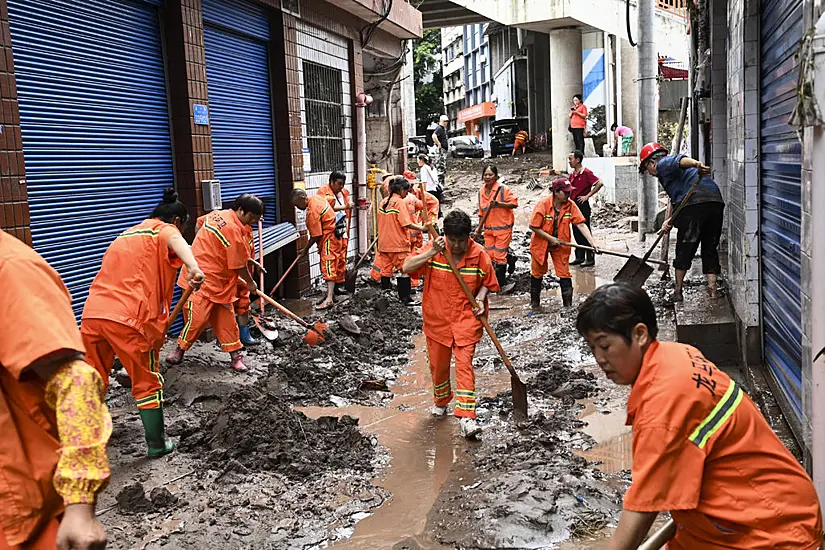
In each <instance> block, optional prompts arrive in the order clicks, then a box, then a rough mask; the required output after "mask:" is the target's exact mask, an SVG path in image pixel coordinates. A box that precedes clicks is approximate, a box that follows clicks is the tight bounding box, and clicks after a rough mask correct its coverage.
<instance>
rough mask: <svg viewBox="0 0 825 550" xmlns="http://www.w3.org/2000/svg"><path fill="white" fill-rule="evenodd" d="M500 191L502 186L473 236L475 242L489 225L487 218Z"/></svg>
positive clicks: (491, 200)
mask: <svg viewBox="0 0 825 550" xmlns="http://www.w3.org/2000/svg"><path fill="white" fill-rule="evenodd" d="M421 189H422V191H423V190H424V187H423V186H422V187H421ZM499 191H501V186H500V185H499V187H498V189H496V192H495V194H494V195H493V198H492V199H490V204H489V205H488V206H487V211H486V212H485V213H484V216H483V217H482V218H481V222H480V223H479V224H478V227H476V232H475V234H474V235H473V240H476V239H478V238H479V237H481V232H482V231H484V224H486V223H487V218H488V217H489V216H490V212H492V211H493V203H494V202H496V200H497V199H498V193H499Z"/></svg>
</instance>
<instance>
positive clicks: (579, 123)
mask: <svg viewBox="0 0 825 550" xmlns="http://www.w3.org/2000/svg"><path fill="white" fill-rule="evenodd" d="M576 113H580V114H581V115H582V116H583V117H584V118H582V117H580V116H579V115H577V114H575V113H574V114H573V116H571V117H570V127H571V128H586V127H587V107H585V105H584V103H579V106H578V107H576Z"/></svg>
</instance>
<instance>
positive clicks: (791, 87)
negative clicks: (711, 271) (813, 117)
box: [760, 0, 802, 425]
mask: <svg viewBox="0 0 825 550" xmlns="http://www.w3.org/2000/svg"><path fill="white" fill-rule="evenodd" d="M761 17H762V31H761V32H762V37H761V38H762V52H761V54H762V74H761V85H762V89H761V109H760V113H761V115H760V116H761V121H760V138H761V140H760V163H761V164H760V167H761V181H760V187H761V189H760V192H761V194H760V198H761V212H760V235H761V239H760V252H761V260H762V261H761V265H762V268H761V269H762V325H763V331H764V335H763V336H764V344H763V345H764V357H765V362H766V363H767V365H768V367H769V369H770V372H771V373H772V375H773V377H774V378H775V380H776V382H777V384H778V386H779V387H780V388H781V389H782V393H783V394H784V396H785V398H786V401H787V403H786V404H787V405H788V406H787V407H785V408H786V409H788V410H786V414H788V415H789V417H790V418H789V420H790V421H791V425H794V424H797V425H799V420H800V419H801V417H802V389H801V388H802V373H801V365H802V302H801V295H800V280H801V279H800V271H801V270H800V263H801V251H800V244H799V241H800V225H801V218H802V213H801V197H802V193H801V180H802V174H801V166H802V147H801V145H800V143H799V140H798V139H797V135H796V131H795V130H794V128H792V127H791V126H790V125H789V124H788V119H789V117H790V115H791V111H792V110H793V108H794V106H795V105H796V99H797V95H796V83H797V76H798V72H799V66H798V63H797V62H796V60H795V59H794V54H796V52H797V51H798V48H799V42H800V40H801V38H802V1H801V0H762V5H761ZM794 417H795V418H794Z"/></svg>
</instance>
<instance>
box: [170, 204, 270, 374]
mask: <svg viewBox="0 0 825 550" xmlns="http://www.w3.org/2000/svg"><path fill="white" fill-rule="evenodd" d="M264 213H265V207H264V203H263V201H262V200H261V199H259V198H258V197H256V196H255V195H250V194H248V193H244V194H243V195H241V196H239V197H238V198H237V199H235V201H234V202H233V203H232V208H231V209H229V210H215V211H214V212H210V213H209V214H207V215H206V220H205V222H204V224H203V227H202V228H201V230H200V231H198V233H197V234H196V235H195V240H194V241H193V243H192V251H193V252H194V253H195V258H196V259H197V261H198V264H199V266H200V269H201V270H202V271H203V273H204V275H205V277H206V281H205V283H204V284H203V285H202V286H201V288H200V290H199V291H198V292H196V293H195V294H193V295H192V298H191V299H190V300H189V302H187V304H186V306H185V307H184V308H183V321H184V325H183V330H182V331H181V333H180V336H178V346H177V348H175V351H173V352H172V353H171V354H169V355H168V356H167V357H166V362H167V363H168V364H170V365H179V364H180V363H181V362H182V361H183V355H184V353H185V352H186V351H187V350H188V349H189V348H191V347H192V344H193V343H194V342H195V340H197V339H198V337H199V336H200V334H201V332H203V329H205V328H206V325H207V324H208V325H209V326H211V327H212V330H214V331H215V336H216V337H217V338H218V342H219V343H220V345H221V349H222V350H223V351H227V352H229V356H230V366H231V367H232V369H233V370H235V371H237V372H245V371H246V370H247V369H246V366H245V365H244V363H243V354H242V353H241V348H243V345H242V344H241V334H240V329H239V328H238V322H237V320H236V319H235V309H234V305H233V304H234V303H235V302H236V301H237V300H238V292H237V288H236V287H237V285H238V283H239V280H243V282H244V283H246V287H247V289H248V290H249V294H250V295H254V294H255V293H256V292H257V291H258V285H256V284H255V279H254V278H253V277H252V274H251V273H250V272H249V265H248V263H249V255H250V249H249V237H248V234H246V232H245V230H244V226H249V227H251V226H252V225H254V224H256V223H258V220H260V219H261V218H262V217H263V215H264ZM188 279H189V276H188V274H187V271H186V270H181V274H180V277H178V286H180V287H181V288H185V287H186V285H187V284H188Z"/></svg>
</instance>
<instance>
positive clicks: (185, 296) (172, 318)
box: [166, 287, 194, 332]
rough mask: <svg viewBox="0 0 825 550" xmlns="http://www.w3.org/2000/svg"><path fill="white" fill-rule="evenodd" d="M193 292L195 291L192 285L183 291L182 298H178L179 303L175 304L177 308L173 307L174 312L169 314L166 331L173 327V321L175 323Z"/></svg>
mask: <svg viewBox="0 0 825 550" xmlns="http://www.w3.org/2000/svg"><path fill="white" fill-rule="evenodd" d="M192 292H194V289H193V288H192V287H189V288H187V289H186V290H185V291H184V292H183V296H181V297H180V300H178V303H177V305H176V306H175V309H173V310H172V313H170V314H169V319H168V320H167V321H166V331H167V332H169V329H171V328H172V323H174V322H175V319H177V318H178V315H180V312H181V310H182V309H183V306H184V305H186V302H188V301H189V297H190V296H192Z"/></svg>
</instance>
